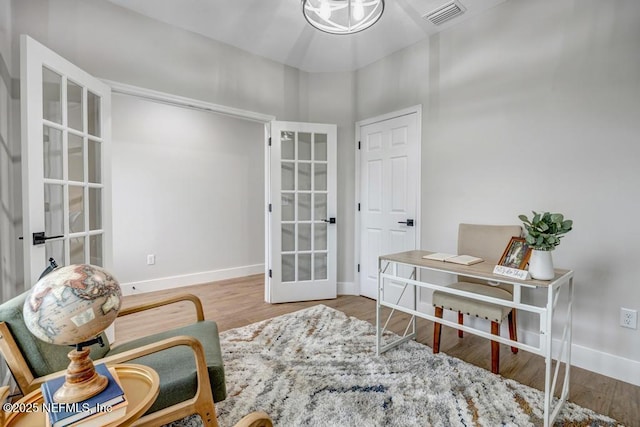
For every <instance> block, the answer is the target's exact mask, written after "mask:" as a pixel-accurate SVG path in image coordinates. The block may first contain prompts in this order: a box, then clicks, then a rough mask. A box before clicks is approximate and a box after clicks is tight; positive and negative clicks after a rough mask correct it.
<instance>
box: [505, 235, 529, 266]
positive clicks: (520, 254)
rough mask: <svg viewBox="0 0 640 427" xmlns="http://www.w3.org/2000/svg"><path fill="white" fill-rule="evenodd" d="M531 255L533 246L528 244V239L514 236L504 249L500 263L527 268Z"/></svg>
mask: <svg viewBox="0 0 640 427" xmlns="http://www.w3.org/2000/svg"><path fill="white" fill-rule="evenodd" d="M530 257H531V248H530V247H529V245H527V241H526V240H525V239H524V238H522V237H512V238H511V240H510V241H509V244H507V247H506V248H505V249H504V252H503V253H502V257H500V261H499V262H498V265H501V266H503V267H508V268H515V269H518V270H526V268H527V264H528V263H529V258H530Z"/></svg>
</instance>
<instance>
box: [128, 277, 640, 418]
mask: <svg viewBox="0 0 640 427" xmlns="http://www.w3.org/2000/svg"><path fill="white" fill-rule="evenodd" d="M176 293H192V294H194V295H197V296H198V297H199V298H200V299H201V300H202V303H203V305H204V312H205V318H206V319H210V320H215V321H216V322H217V324H218V327H219V329H220V331H224V330H227V329H232V328H236V327H240V326H244V325H248V324H250V323H253V322H257V321H260V320H264V319H268V318H271V317H275V316H279V315H281V314H285V313H290V312H293V311H296V310H300V309H302V308H305V307H309V306H312V305H316V304H325V305H327V306H329V307H333V308H335V309H338V310H340V311H342V312H344V313H346V314H348V315H350V316H354V317H357V318H359V319H362V320H366V321H369V322H371V323H374V324H375V301H373V300H371V299H368V298H365V297H360V296H350V295H344V296H339V297H338V298H336V299H334V300H324V301H309V302H297V303H287V304H267V303H265V302H264V280H263V276H262V275H256V276H249V277H246V278H243V279H235V280H227V281H220V282H214V283H209V284H203V285H197V286H190V287H183V288H179V289H176V290H171V291H159V292H153V293H146V294H141V295H135V296H128V297H125V299H124V304H125V306H126V305H130V304H132V303H140V302H147V301H151V300H154V299H157V298H158V297H159V296H163V295H169V294H176ZM191 307H192V306H190V304H189V303H179V304H174V305H172V306H169V307H165V308H162V309H154V310H151V311H150V312H148V313H144V314H136V315H131V316H126V317H122V318H119V319H117V320H116V345H117V342H123V341H127V340H129V339H132V338H135V337H139V336H144V335H148V334H150V333H153V332H155V331H161V330H165V329H167V328H170V327H176V326H179V325H183V324H188V323H190V322H192V321H193V320H194V318H195V314H194V311H193V310H192V308H191ZM394 319H396V320H394V321H393V323H392V324H391V325H390V329H391V330H394V332H397V333H402V332H403V331H404V328H405V326H406V322H407V320H408V319H409V316H405V315H403V314H396V315H394ZM432 338H433V324H432V322H430V321H427V320H424V319H419V320H418V341H419V342H421V343H424V344H427V345H429V346H431V345H432ZM441 351H442V352H444V353H446V354H448V355H450V356H454V357H457V358H460V359H462V360H465V361H467V362H469V363H473V364H474V365H477V366H480V367H482V368H485V369H487V370H490V369H491V366H490V363H491V361H490V359H491V357H490V343H489V341H487V340H485V339H483V338H479V337H476V336H473V335H470V334H465V337H464V338H462V339H461V338H458V337H457V334H456V331H454V330H452V329H451V328H446V327H445V328H443V332H442V344H441ZM500 374H501V375H503V376H504V377H507V378H511V379H514V380H516V381H518V382H520V383H522V384H526V385H529V386H531V387H535V388H537V389H539V390H542V389H543V388H544V360H543V358H542V357H540V356H536V355H533V354H531V353H528V352H526V351H523V350H521V351H520V352H519V353H518V354H516V355H514V354H512V353H511V352H510V351H509V349H508V347H507V346H502V347H501V352H500ZM570 390H571V392H570V398H569V400H571V401H572V402H575V403H577V404H578V405H580V406H584V407H586V408H590V409H592V410H594V411H596V412H598V413H601V414H605V415H609V416H610V417H612V418H615V419H616V420H617V421H619V422H620V423H622V424H624V425H626V426H629V427H640V387H637V386H633V385H631V384H629V383H625V382H622V381H618V380H615V379H612V378H609V377H605V376H603V375H598V374H596V373H593V372H590V371H587V370H584V369H580V368H577V367H573V368H572V370H571V389H570Z"/></svg>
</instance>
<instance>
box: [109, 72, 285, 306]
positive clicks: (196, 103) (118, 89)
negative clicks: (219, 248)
mask: <svg viewBox="0 0 640 427" xmlns="http://www.w3.org/2000/svg"><path fill="white" fill-rule="evenodd" d="M102 81H103V82H104V83H106V84H107V85H109V86H110V87H111V92H112V93H116V94H121V95H129V96H134V97H138V98H142V99H146V100H150V101H156V102H161V103H165V104H169V105H175V106H178V107H183V108H190V109H194V110H199V111H205V112H208V113H216V114H223V115H226V116H231V117H235V118H239V119H244V120H249V121H253V122H258V123H262V124H263V126H264V139H263V140H262V141H261V144H262V146H263V147H264V166H265V169H264V170H265V182H264V198H265V200H264V206H265V214H264V224H265V253H264V256H265V258H264V260H265V262H264V274H265V287H264V292H265V301H269V297H270V296H269V286H268V278H269V265H271V258H270V257H271V254H270V253H269V251H268V248H269V246H268V245H269V239H268V236H267V234H266V233H268V232H269V228H268V225H269V220H270V218H269V209H268V207H269V203H271V200H270V195H269V188H270V181H269V177H270V155H269V153H270V151H269V137H270V136H271V122H272V121H274V120H276V116H273V115H270V114H263V113H259V112H255V111H250V110H243V109H240V108H234V107H228V106H226V105H220V104H214V103H211V102H207V101H202V100H199V99H194V98H187V97H184V96H179V95H174V94H171V93H167V92H160V91H156V90H152V89H147V88H143V87H139V86H133V85H128V84H125V83H120V82H116V81H113V80H107V79H102ZM190 284H192V283H184V284H181V285H179V286H188V285H190ZM163 289H164V288H163ZM158 290H159V289H158Z"/></svg>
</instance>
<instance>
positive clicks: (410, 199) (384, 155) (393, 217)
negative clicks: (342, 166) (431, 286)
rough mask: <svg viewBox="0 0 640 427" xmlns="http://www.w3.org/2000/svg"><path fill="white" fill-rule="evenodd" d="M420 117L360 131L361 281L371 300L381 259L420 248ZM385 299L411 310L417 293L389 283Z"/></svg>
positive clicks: (362, 290) (408, 272) (405, 117)
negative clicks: (381, 257) (385, 255)
mask: <svg viewBox="0 0 640 427" xmlns="http://www.w3.org/2000/svg"><path fill="white" fill-rule="evenodd" d="M417 117H418V114H417V113H411V114H404V115H400V116H398V117H393V118H388V119H385V120H380V121H376V122H373V123H370V124H366V125H361V126H360V128H359V130H360V140H361V143H360V153H359V155H360V160H359V170H360V200H361V202H360V217H359V220H360V233H359V235H360V242H359V245H360V260H361V263H360V264H361V267H360V276H359V281H360V293H361V294H362V295H364V296H367V297H370V298H377V273H378V257H379V256H380V255H383V254H391V253H396V252H402V251H407V250H411V249H415V248H416V247H417V246H418V233H417V232H416V230H417V227H416V225H417V220H418V204H419V200H420V198H419V180H420V169H419V168H420V159H419V156H420V145H419V135H418V122H417V120H418V119H417ZM412 221H413V222H412ZM405 270H406V271H405ZM400 273H401V274H403V275H406V276H407V277H409V275H411V274H412V270H411V269H403V268H400ZM401 295H402V297H401ZM384 298H385V300H388V301H393V302H396V301H398V300H399V301H400V303H401V304H403V305H407V306H413V305H414V302H415V295H414V292H413V291H411V292H404V293H403V286H401V285H400V284H398V283H394V282H389V283H385V291H384Z"/></svg>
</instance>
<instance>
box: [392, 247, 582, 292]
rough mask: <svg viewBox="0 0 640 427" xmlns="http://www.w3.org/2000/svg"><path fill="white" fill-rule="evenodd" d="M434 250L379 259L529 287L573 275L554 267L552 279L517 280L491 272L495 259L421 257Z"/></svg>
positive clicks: (548, 283)
mask: <svg viewBox="0 0 640 427" xmlns="http://www.w3.org/2000/svg"><path fill="white" fill-rule="evenodd" d="M432 253H434V252H430V251H420V250H415V251H407V252H400V253H397V254H390V255H382V256H380V259H381V260H383V261H392V262H397V263H400V264H407V265H412V266H417V267H422V268H427V269H430V270H436V271H444V272H447V273H455V274H459V275H461V276H469V277H475V278H478V279H484V280H491V281H496V282H500V283H510V284H515V285H524V286H529V287H538V288H539V287H545V288H546V287H549V286H551V285H552V284H555V283H556V282H558V281H559V280H561V279H565V278H569V277H571V276H572V275H573V271H571V270H562V269H558V268H556V269H555V273H556V275H555V277H554V278H553V280H535V279H531V280H518V279H513V278H511V277H507V276H501V275H498V274H493V268H494V267H495V266H496V264H498V261H497V260H484V261H483V262H480V263H478V264H473V265H461V264H455V263H452V262H445V261H434V260H430V259H424V258H422V257H423V256H424V255H430V254H432Z"/></svg>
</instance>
